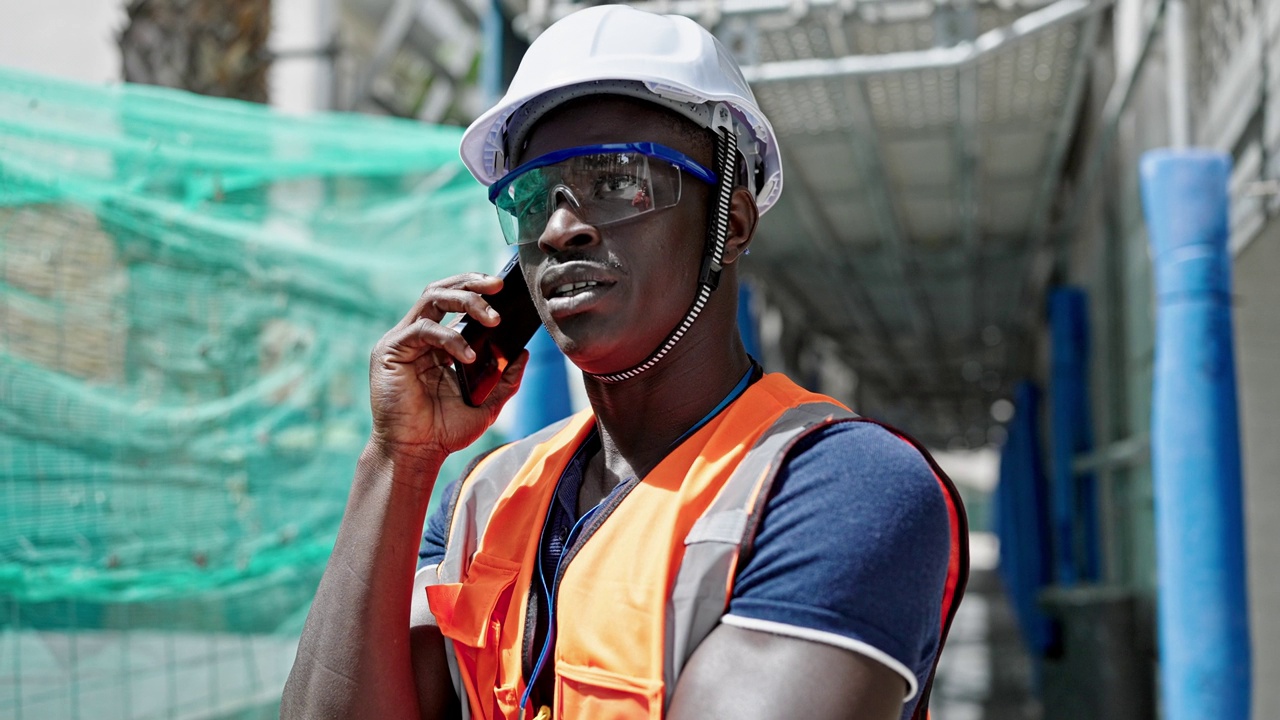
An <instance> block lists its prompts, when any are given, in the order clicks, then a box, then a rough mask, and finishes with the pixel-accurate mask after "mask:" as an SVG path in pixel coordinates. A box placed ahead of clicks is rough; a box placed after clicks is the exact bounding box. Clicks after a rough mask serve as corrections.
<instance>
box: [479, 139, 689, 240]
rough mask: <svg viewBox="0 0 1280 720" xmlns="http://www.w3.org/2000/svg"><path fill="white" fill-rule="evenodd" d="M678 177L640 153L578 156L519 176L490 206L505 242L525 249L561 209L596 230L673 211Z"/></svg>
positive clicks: (670, 168) (671, 169) (676, 171)
mask: <svg viewBox="0 0 1280 720" xmlns="http://www.w3.org/2000/svg"><path fill="white" fill-rule="evenodd" d="M680 175H681V173H680V170H679V169H678V168H676V167H675V166H673V165H670V164H668V163H666V162H663V161H660V160H653V161H650V158H649V157H648V156H646V155H644V154H643V153H639V152H612V153H593V154H589V155H579V156H576V157H571V158H569V159H567V160H564V161H562V162H559V163H556V164H555V165H549V166H546V167H541V168H532V169H530V170H527V171H525V172H522V173H521V174H520V175H519V176H517V177H515V178H512V179H511V180H510V181H509V183H508V185H507V186H506V187H505V188H503V190H502V191H501V192H500V193H499V194H498V197H497V198H496V199H495V201H494V202H495V204H496V205H497V206H498V218H499V221H500V224H501V225H502V233H503V236H504V237H505V238H506V240H507V243H508V244H523V243H529V242H535V241H536V240H537V239H538V238H539V237H540V236H541V235H542V232H543V231H544V230H545V229H546V226H547V222H548V221H549V220H550V219H551V214H552V212H554V211H555V209H557V208H559V207H561V206H562V204H568V206H569V207H570V208H571V209H573V211H574V212H576V213H577V214H578V216H579V218H580V219H581V220H582V221H583V222H586V223H588V224H591V225H595V226H597V227H599V226H602V225H608V224H610V223H615V222H621V221H623V220H628V219H630V218H633V217H636V216H637V215H642V214H644V213H647V212H652V211H654V210H661V209H664V208H669V207H672V206H673V205H675V204H676V203H677V202H679V201H680V182H681V178H680Z"/></svg>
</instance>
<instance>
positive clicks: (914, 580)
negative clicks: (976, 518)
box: [419, 422, 950, 718]
mask: <svg viewBox="0 0 1280 720" xmlns="http://www.w3.org/2000/svg"><path fill="white" fill-rule="evenodd" d="M575 472H576V473H580V472H581V464H580V463H571V465H570V468H569V470H566V473H565V475H566V476H568V475H569V474H570V473H575ZM566 481H576V482H580V475H579V476H578V477H576V478H568V477H562V479H561V482H562V483H564V482H566ZM456 482H457V481H455V482H454V483H452V484H451V485H453V484H456ZM452 489H453V488H452V487H450V488H446V490H445V493H446V495H445V496H446V497H452ZM572 496H573V497H574V498H576V493H573V494H572ZM624 502H625V501H624ZM566 504H571V503H566ZM447 513H448V509H447V508H446V507H443V505H442V506H441V507H439V508H437V510H436V512H434V513H432V515H431V517H430V518H429V519H428V521H427V526H426V532H425V536H424V537H423V545H422V551H421V553H420V558H421V560H420V562H419V566H420V567H421V566H425V565H433V564H436V563H438V562H439V561H440V560H441V559H442V558H443V557H444V545H445V537H446V535H447V531H448V529H447V528H446V526H445V524H446V523H447V522H448V518H447ZM544 544H545V543H544ZM544 550H545V548H544ZM949 557H950V530H949V519H948V513H947V506H946V501H945V500H944V499H943V495H942V489H941V488H940V486H939V485H938V481H937V479H936V478H935V477H934V475H933V472H932V470H931V469H930V468H929V465H928V463H927V462H926V461H925V459H924V458H923V457H922V456H921V455H920V453H919V452H917V451H916V450H915V448H913V447H912V446H911V445H909V444H907V443H906V442H904V441H903V440H901V439H899V438H897V437H895V436H894V435H893V434H891V433H890V432H889V431H887V430H885V429H884V428H881V427H879V426H878V425H874V424H871V423H862V422H850V423H840V424H837V425H833V426H830V427H827V428H824V429H822V430H820V431H818V432H815V433H813V434H812V435H810V436H809V437H807V438H805V439H804V440H803V441H802V442H800V443H798V444H797V445H796V447H795V448H793V449H792V451H791V453H790V454H789V455H788V457H787V460H786V461H785V463H784V465H783V467H782V468H781V469H780V471H779V473H778V477H777V478H776V480H775V481H774V486H773V492H772V495H771V497H770V498H769V500H768V503H767V504H766V506H765V514H764V517H763V518H762V520H761V523H760V527H759V529H758V531H757V534H756V542H755V550H754V554H753V555H752V556H751V557H750V559H749V560H748V561H747V563H746V565H745V566H744V567H743V568H742V570H741V571H740V572H739V573H738V576H737V578H736V580H735V582H734V587H733V595H732V598H731V600H730V603H729V611H728V613H727V614H726V615H725V616H724V617H723V618H721V622H724V623H725V624H729V625H735V626H738V627H743V628H747V629H752V630H758V631H763V632H769V633H774V634H779V635H786V636H791V637H797V638H802V639H806V640H811V641H815V642H821V643H825V644H828V645H835V646H837V647H842V648H845V649H848V650H850V651H852V652H857V653H860V654H862V655H865V656H868V657H870V658H872V659H874V660H876V661H878V662H880V663H882V664H884V665H886V666H888V667H889V668H890V669H892V670H894V671H895V672H897V673H898V674H899V675H901V676H902V678H903V681H904V694H903V698H904V703H903V711H902V717H904V718H906V717H909V716H910V714H911V712H912V711H913V710H914V708H915V704H916V698H917V697H918V694H919V688H920V687H922V686H923V684H924V682H925V678H926V677H927V676H928V674H929V671H930V669H931V668H932V667H933V659H934V655H935V653H936V652H937V645H938V633H939V630H940V621H941V618H940V615H939V608H940V606H941V603H942V594H943V591H944V585H945V583H946V575H947V562H948V559H949Z"/></svg>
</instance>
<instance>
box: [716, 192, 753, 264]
mask: <svg viewBox="0 0 1280 720" xmlns="http://www.w3.org/2000/svg"><path fill="white" fill-rule="evenodd" d="M759 222H760V208H758V207H757V206H756V199H755V197H754V196H753V195H752V194H751V191H750V190H748V189H746V188H745V187H742V186H741V185H739V186H738V187H736V188H734V189H733V196H732V197H731V198H730V200H729V238H728V240H727V241H726V242H725V245H724V260H723V264H725V265H732V264H733V263H735V262H737V260H738V258H739V257H741V256H742V255H743V253H745V252H746V251H747V248H748V246H750V245H751V239H752V238H754V237H755V235H756V225H757V224H758V223H759Z"/></svg>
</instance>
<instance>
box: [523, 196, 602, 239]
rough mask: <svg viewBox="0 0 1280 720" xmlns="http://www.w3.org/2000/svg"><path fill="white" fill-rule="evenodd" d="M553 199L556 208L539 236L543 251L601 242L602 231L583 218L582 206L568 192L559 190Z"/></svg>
mask: <svg viewBox="0 0 1280 720" xmlns="http://www.w3.org/2000/svg"><path fill="white" fill-rule="evenodd" d="M552 201H553V202H554V203H555V207H556V209H555V211H554V212H552V213H551V217H549V218H547V226H546V227H545V228H543V230H542V235H541V236H539V237H538V247H539V248H541V249H542V251H543V252H547V253H551V252H563V251H565V250H568V249H570V248H578V247H585V246H588V245H594V244H596V243H598V242H600V231H599V230H597V229H596V228H595V226H594V225H590V224H588V223H587V222H586V221H585V220H583V219H582V210H581V208H580V207H578V206H577V203H574V202H573V201H572V199H571V198H570V197H569V196H568V194H567V193H563V192H560V191H558V190H557V191H556V192H555V193H554V197H553V198H552Z"/></svg>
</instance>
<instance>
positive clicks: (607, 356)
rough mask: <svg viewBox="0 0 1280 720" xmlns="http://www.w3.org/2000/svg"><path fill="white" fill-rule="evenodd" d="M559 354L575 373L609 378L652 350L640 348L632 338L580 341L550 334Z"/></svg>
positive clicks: (554, 333) (640, 360) (558, 333)
mask: <svg viewBox="0 0 1280 720" xmlns="http://www.w3.org/2000/svg"><path fill="white" fill-rule="evenodd" d="M552 337H553V338H554V339H555V341H556V345H559V346H560V350H561V352H563V353H564V354H565V357H567V358H569V362H571V363H573V364H574V366H575V367H577V368H578V369H579V370H581V371H583V372H585V373H588V374H590V375H609V374H612V373H617V372H622V371H623V370H629V369H631V368H633V367H635V366H636V365H639V364H640V363H642V362H644V361H645V360H647V359H648V358H649V355H650V354H651V353H652V352H653V348H647V349H640V348H639V346H638V345H636V343H635V342H634V340H633V339H621V338H617V339H613V340H612V341H610V340H609V339H606V338H602V337H595V338H584V337H577V336H574V335H566V334H562V333H561V332H553V333H552Z"/></svg>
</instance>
